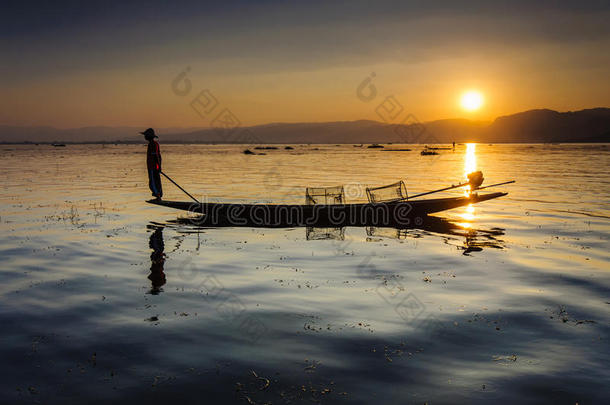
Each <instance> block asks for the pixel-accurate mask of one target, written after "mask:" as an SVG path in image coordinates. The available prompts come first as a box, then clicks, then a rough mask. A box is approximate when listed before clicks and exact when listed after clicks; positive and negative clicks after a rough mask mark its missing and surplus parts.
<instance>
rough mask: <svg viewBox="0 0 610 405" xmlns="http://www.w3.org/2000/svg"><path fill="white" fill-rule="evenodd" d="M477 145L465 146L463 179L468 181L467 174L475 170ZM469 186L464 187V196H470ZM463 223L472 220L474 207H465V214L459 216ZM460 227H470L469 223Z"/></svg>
mask: <svg viewBox="0 0 610 405" xmlns="http://www.w3.org/2000/svg"><path fill="white" fill-rule="evenodd" d="M476 150H477V144H476V143H467V144H466V155H465V156H464V177H465V178H466V179H468V174H469V173H472V172H474V171H476V170H477V155H476ZM470 191H471V190H470V186H466V187H464V195H466V196H468V195H470ZM460 217H462V218H463V219H464V220H465V221H472V220H474V206H473V205H472V204H468V206H467V207H466V212H464V213H462V214H460ZM460 225H461V226H463V227H465V228H468V227H470V223H469V222H464V223H461V224H460Z"/></svg>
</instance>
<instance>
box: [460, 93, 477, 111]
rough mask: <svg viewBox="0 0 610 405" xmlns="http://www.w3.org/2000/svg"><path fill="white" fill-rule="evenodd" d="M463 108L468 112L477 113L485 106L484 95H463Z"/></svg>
mask: <svg viewBox="0 0 610 405" xmlns="http://www.w3.org/2000/svg"><path fill="white" fill-rule="evenodd" d="M460 103H461V105H462V108H463V109H465V110H467V111H476V110H478V109H479V108H481V106H482V105H483V95H482V94H481V93H479V92H478V91H467V92H466V93H464V94H463V95H462V99H461V102H460Z"/></svg>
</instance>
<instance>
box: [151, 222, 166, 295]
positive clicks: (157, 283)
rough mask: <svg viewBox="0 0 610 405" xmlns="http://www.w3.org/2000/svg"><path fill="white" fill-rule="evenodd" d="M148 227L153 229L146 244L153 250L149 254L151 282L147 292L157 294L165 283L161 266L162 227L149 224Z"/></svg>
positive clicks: (162, 249)
mask: <svg viewBox="0 0 610 405" xmlns="http://www.w3.org/2000/svg"><path fill="white" fill-rule="evenodd" d="M148 228H149V229H153V230H154V231H153V233H151V234H150V239H149V241H148V246H149V247H150V248H151V249H152V250H153V252H152V253H151V254H150V274H149V275H148V279H149V280H150V282H151V288H150V291H149V294H153V295H157V294H159V293H160V292H162V291H163V289H162V288H161V287H163V285H165V283H166V279H165V272H164V269H163V266H164V265H165V252H164V250H165V243H164V241H163V227H161V226H155V225H149V226H148Z"/></svg>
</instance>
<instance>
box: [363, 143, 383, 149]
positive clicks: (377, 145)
mask: <svg viewBox="0 0 610 405" xmlns="http://www.w3.org/2000/svg"><path fill="white" fill-rule="evenodd" d="M367 148H369V149H381V148H383V145H379V144H378V143H374V144H372V145H369V146H367Z"/></svg>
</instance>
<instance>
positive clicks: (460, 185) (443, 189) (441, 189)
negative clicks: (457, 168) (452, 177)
mask: <svg viewBox="0 0 610 405" xmlns="http://www.w3.org/2000/svg"><path fill="white" fill-rule="evenodd" d="M469 184H470V182H469V181H467V182H466V183H462V184H458V185H456V186H449V187H445V188H440V189H438V190H434V191H427V192H425V193H421V194H415V195H412V196H410V197H409V198H408V199H409V200H410V199H411V198H415V197H421V196H422V195H428V194H432V193H438V192H440V191H446V190H451V189H454V188H458V187H464V186H467V185H469Z"/></svg>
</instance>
